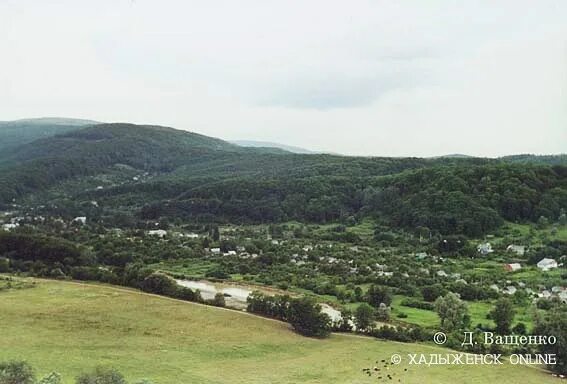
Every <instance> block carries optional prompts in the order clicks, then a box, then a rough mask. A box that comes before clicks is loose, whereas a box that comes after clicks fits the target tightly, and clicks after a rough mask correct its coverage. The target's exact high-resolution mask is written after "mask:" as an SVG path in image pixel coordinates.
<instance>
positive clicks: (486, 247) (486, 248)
mask: <svg viewBox="0 0 567 384" xmlns="http://www.w3.org/2000/svg"><path fill="white" fill-rule="evenodd" d="M476 250H477V251H478V253H480V254H481V255H483V256H486V255H488V254H489V253H492V252H494V250H493V249H492V245H490V243H483V244H479V245H478V247H476Z"/></svg>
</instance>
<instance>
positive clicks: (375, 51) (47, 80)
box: [0, 0, 567, 157]
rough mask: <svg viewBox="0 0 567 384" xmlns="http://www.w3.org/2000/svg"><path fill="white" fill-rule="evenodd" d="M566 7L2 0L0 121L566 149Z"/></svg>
mask: <svg viewBox="0 0 567 384" xmlns="http://www.w3.org/2000/svg"><path fill="white" fill-rule="evenodd" d="M566 19H567V2H562V1H540V2H532V1H527V0H526V1H498V2H490V1H479V2H474V3H473V2H467V3H465V4H458V3H455V2H449V1H435V2H427V3H421V2H413V1H400V2H395V3H394V2H385V1H353V2H349V3H348V5H347V4H346V3H343V2H329V1H326V2H323V1H313V2H307V3H306V2H296V1H290V2H273V1H262V2H260V1H244V2H239V3H233V2H228V1H216V2H208V3H201V2H194V1H187V2H181V1H163V2H159V3H157V2H151V1H142V0H124V1H110V0H105V1H99V2H96V3H93V2H86V1H69V0H66V1H61V2H58V3H57V4H47V3H45V2H40V1H33V0H23V1H12V0H9V1H4V2H2V3H0V33H2V35H3V36H4V39H3V42H2V52H3V60H2V61H1V62H0V105H1V106H2V107H1V108H0V117H1V118H2V119H3V120H16V119H21V118H34V117H42V116H47V117H49V116H62V117H68V118H80V119H89V120H97V121H103V122H130V123H138V124H157V125H164V126H171V127H173V128H177V129H185V130H189V131H193V132H196V133H200V134H204V135H209V136H214V137H219V138H221V139H224V140H227V141H233V140H254V141H268V142H276V143H280V144H284V145H289V146H297V147H302V148H306V149H309V150H313V151H323V152H335V153H340V154H344V155H359V156H395V157H400V156H416V157H431V156H441V155H447V154H456V153H458V154H466V155H471V156H483V157H499V156H504V155H511V154H521V153H530V154H559V153H565V152H567V146H566V145H565V143H567V92H565V91H566V90H567V24H566V23H565V22H564V20H566Z"/></svg>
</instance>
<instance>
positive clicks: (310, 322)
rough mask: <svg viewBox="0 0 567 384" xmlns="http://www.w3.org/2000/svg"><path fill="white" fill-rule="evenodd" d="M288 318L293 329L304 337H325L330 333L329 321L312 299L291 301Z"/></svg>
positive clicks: (304, 298)
mask: <svg viewBox="0 0 567 384" xmlns="http://www.w3.org/2000/svg"><path fill="white" fill-rule="evenodd" d="M288 317H289V323H290V324H291V325H292V326H293V328H294V329H295V330H296V331H297V332H299V333H300V334H302V335H304V336H313V337H326V336H328V335H329V333H330V332H331V319H330V318H329V316H327V315H326V314H324V313H322V312H321V306H320V305H319V304H317V303H316V302H315V300H313V299H312V298H309V297H302V298H298V299H292V300H291V302H290V305H289V313H288Z"/></svg>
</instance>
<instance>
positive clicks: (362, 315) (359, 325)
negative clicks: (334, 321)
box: [354, 303, 374, 332]
mask: <svg viewBox="0 0 567 384" xmlns="http://www.w3.org/2000/svg"><path fill="white" fill-rule="evenodd" d="M373 324H374V308H372V307H371V306H370V305H368V304H366V303H362V304H360V305H359V306H358V307H357V308H356V310H355V311H354V325H356V329H357V330H358V331H362V332H366V331H368V330H370V329H371V328H372V325H373Z"/></svg>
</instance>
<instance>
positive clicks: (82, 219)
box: [73, 216, 87, 225]
mask: <svg viewBox="0 0 567 384" xmlns="http://www.w3.org/2000/svg"><path fill="white" fill-rule="evenodd" d="M73 223H80V224H83V225H85V224H86V223H87V218H86V217H85V216H78V217H75V218H74V219H73Z"/></svg>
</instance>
